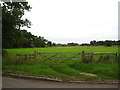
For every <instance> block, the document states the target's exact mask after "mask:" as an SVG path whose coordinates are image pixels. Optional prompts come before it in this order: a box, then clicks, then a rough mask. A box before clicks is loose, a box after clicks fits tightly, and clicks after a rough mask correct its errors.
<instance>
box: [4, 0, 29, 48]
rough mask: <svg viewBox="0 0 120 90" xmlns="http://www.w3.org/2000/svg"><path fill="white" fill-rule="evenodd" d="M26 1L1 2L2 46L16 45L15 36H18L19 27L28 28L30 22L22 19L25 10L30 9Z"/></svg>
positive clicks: (11, 46)
mask: <svg viewBox="0 0 120 90" xmlns="http://www.w3.org/2000/svg"><path fill="white" fill-rule="evenodd" d="M30 9H31V7H30V5H28V2H3V4H2V36H3V37H2V44H3V45H2V46H3V48H13V47H14V46H16V47H18V43H19V42H17V43H16V36H19V33H18V32H19V30H20V27H24V26H27V27H28V28H30V25H31V22H30V21H29V20H28V19H25V20H23V19H22V16H23V15H24V12H25V10H27V11H30Z"/></svg>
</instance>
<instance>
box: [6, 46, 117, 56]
mask: <svg viewBox="0 0 120 90" xmlns="http://www.w3.org/2000/svg"><path fill="white" fill-rule="evenodd" d="M6 50H7V51H8V53H20V54H21V53H34V51H39V52H81V51H85V52H96V53H97V52H101V53H102V52H118V47H105V46H80V47H47V48H19V49H6Z"/></svg>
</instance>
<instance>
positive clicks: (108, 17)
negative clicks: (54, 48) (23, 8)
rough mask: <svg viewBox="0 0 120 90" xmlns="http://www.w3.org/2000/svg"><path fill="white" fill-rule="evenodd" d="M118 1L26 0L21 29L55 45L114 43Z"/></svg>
mask: <svg viewBox="0 0 120 90" xmlns="http://www.w3.org/2000/svg"><path fill="white" fill-rule="evenodd" d="M118 1H119V0H36V1H35V0H28V3H29V5H30V6H31V7H32V9H31V11H30V12H25V15H24V17H23V18H27V19H29V20H30V21H31V22H32V25H31V28H30V29H28V28H25V29H27V31H28V32H31V33H32V34H33V35H36V36H43V37H44V38H45V39H47V40H49V41H52V42H55V43H64V44H66V43H71V42H74V43H79V44H81V43H89V42H90V41H92V40H96V41H99V40H103V41H104V40H118Z"/></svg>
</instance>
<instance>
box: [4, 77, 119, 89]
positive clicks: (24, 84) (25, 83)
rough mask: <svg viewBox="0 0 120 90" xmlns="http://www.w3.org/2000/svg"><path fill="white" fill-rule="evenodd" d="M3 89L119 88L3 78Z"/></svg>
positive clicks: (104, 85) (116, 85) (112, 85)
mask: <svg viewBox="0 0 120 90" xmlns="http://www.w3.org/2000/svg"><path fill="white" fill-rule="evenodd" d="M2 88H118V84H80V83H68V82H53V81H43V80H32V79H21V78H11V77H5V76H4V77H2Z"/></svg>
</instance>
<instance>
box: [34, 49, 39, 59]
mask: <svg viewBox="0 0 120 90" xmlns="http://www.w3.org/2000/svg"><path fill="white" fill-rule="evenodd" d="M34 56H35V60H36V61H38V59H39V53H38V52H37V51H35V52H34Z"/></svg>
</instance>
